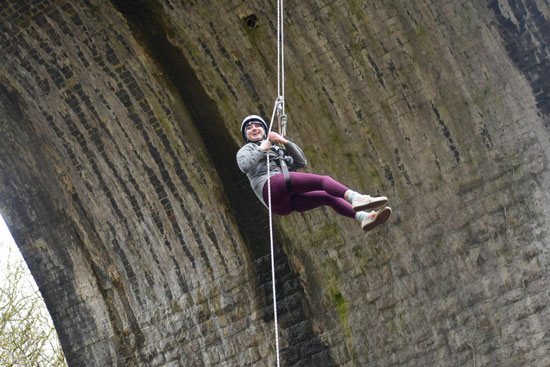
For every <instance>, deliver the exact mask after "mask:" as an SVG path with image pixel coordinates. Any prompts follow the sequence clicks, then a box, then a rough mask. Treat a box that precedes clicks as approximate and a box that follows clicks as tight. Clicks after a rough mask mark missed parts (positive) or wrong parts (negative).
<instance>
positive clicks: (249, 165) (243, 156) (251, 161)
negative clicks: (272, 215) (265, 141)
mask: <svg viewBox="0 0 550 367" xmlns="http://www.w3.org/2000/svg"><path fill="white" fill-rule="evenodd" d="M259 145H260V142H257V143H247V144H245V145H244V146H243V147H242V148H241V149H239V151H238V152H237V164H238V165H239V168H240V169H241V171H243V173H246V176H247V177H248V180H249V181H250V186H252V190H254V193H255V194H256V196H257V197H258V199H260V201H261V202H262V204H264V205H265V206H267V204H266V203H265V202H264V197H263V190H264V185H265V183H266V182H267V152H264V151H263V150H261V149H260V146H259ZM285 147H286V153H287V154H286V156H290V157H292V159H291V160H290V161H291V162H290V164H288V168H289V170H295V169H297V168H303V167H305V166H306V165H307V160H306V156H305V155H304V152H302V149H300V147H299V146H298V145H296V144H294V143H293V142H291V141H290V140H289V141H288V143H287V144H286V145H285ZM277 158H278V154H277V152H275V151H273V149H272V150H270V151H269V169H270V176H274V175H277V174H279V173H283V171H282V170H281V167H279V165H278V164H277V163H278V162H277ZM286 161H287V163H289V159H286Z"/></svg>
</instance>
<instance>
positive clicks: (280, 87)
mask: <svg viewBox="0 0 550 367" xmlns="http://www.w3.org/2000/svg"><path fill="white" fill-rule="evenodd" d="M283 32H284V28H283V0H277V99H276V100H275V106H274V107H273V113H272V114H271V122H270V123H269V129H268V131H267V135H268V136H269V133H270V132H271V129H272V127H273V121H274V120H275V114H276V113H277V114H278V115H279V116H285V65H284V59H285V54H284V47H283V36H284V33H283ZM284 118H285V123H286V117H284ZM279 132H281V131H279ZM283 134H284V132H283ZM266 138H268V137H267V136H266ZM270 176H271V169H270V166H269V151H268V152H267V198H268V199H267V201H268V207H269V245H270V249H271V284H272V291H273V321H274V323H275V326H274V327H275V350H276V354H277V367H280V365H281V364H280V363H281V362H280V354H279V324H278V319H277V291H276V284H275V251H274V246H273V212H272V208H271V177H270Z"/></svg>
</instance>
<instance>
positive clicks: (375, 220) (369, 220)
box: [361, 206, 391, 232]
mask: <svg viewBox="0 0 550 367" xmlns="http://www.w3.org/2000/svg"><path fill="white" fill-rule="evenodd" d="M390 215H391V208H390V207H389V206H387V207H385V208H384V209H381V210H379V211H377V212H374V211H372V212H370V213H368V214H367V216H366V217H365V219H363V221H362V222H361V228H363V231H365V232H368V231H370V230H372V229H374V228H375V227H377V226H379V225H380V224H382V223H384V222H385V221H387V220H388V218H389V217H390Z"/></svg>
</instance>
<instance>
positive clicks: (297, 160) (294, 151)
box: [285, 139, 307, 168]
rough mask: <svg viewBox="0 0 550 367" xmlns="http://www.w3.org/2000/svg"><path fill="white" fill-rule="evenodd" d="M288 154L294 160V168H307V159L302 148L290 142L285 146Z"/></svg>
mask: <svg viewBox="0 0 550 367" xmlns="http://www.w3.org/2000/svg"><path fill="white" fill-rule="evenodd" d="M287 140H288V139H287ZM285 147H286V151H287V153H288V154H289V155H290V156H291V157H292V159H293V160H294V162H293V166H294V167H293V168H304V167H305V166H307V159H306V156H305V154H304V152H303V151H302V149H300V147H299V146H298V145H296V143H294V142H292V141H290V140H288V143H287V144H286V145H285Z"/></svg>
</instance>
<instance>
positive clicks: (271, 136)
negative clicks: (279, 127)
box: [268, 131, 288, 144]
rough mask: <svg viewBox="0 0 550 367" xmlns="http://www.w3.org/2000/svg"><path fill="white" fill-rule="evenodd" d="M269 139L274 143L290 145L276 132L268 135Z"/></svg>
mask: <svg viewBox="0 0 550 367" xmlns="http://www.w3.org/2000/svg"><path fill="white" fill-rule="evenodd" d="M268 138H269V140H270V141H271V142H273V143H281V144H286V143H288V140H286V139H285V138H283V137H282V136H281V135H279V134H277V133H276V132H275V131H271V132H270V133H269V135H268Z"/></svg>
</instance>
